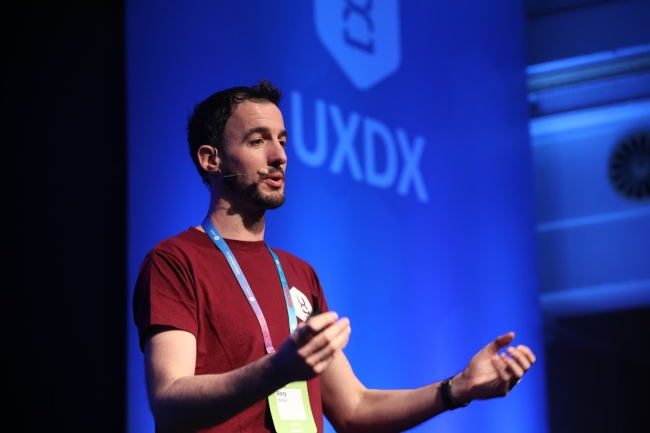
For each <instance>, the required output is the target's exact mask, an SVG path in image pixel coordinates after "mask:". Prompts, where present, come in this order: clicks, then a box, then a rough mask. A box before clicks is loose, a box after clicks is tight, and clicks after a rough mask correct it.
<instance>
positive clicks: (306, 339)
mask: <svg viewBox="0 0 650 433" xmlns="http://www.w3.org/2000/svg"><path fill="white" fill-rule="evenodd" d="M350 332H351V328H350V320H349V319H348V318H347V317H343V318H340V319H339V317H338V314H336V313H335V312H333V311H328V312H325V313H322V314H319V315H317V316H314V317H311V318H310V319H309V320H308V321H307V322H303V323H301V324H300V325H298V329H296V330H295V331H294V332H293V334H291V335H290V336H289V337H288V338H287V339H286V340H285V341H284V343H283V344H282V346H281V347H280V349H279V350H278V351H277V352H276V354H275V356H274V358H275V359H274V362H275V363H276V367H277V368H278V371H279V372H280V374H281V375H282V377H283V378H285V379H286V381H287V383H290V382H295V381H297V380H308V379H311V378H313V377H315V376H318V375H319V374H321V373H322V372H323V371H325V369H327V367H328V366H329V365H330V363H331V362H332V360H333V359H334V357H335V356H336V355H337V354H338V353H340V352H341V351H342V350H343V348H344V347H345V346H346V345H347V344H348V340H349V338H350Z"/></svg>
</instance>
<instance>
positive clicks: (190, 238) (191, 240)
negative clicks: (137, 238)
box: [150, 227, 211, 254]
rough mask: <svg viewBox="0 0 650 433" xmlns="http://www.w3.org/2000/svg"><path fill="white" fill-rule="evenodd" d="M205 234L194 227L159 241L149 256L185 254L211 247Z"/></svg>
mask: <svg viewBox="0 0 650 433" xmlns="http://www.w3.org/2000/svg"><path fill="white" fill-rule="evenodd" d="M207 241H209V239H208V238H207V236H205V234H204V233H203V232H201V231H199V230H198V229H196V228H194V227H190V228H188V229H187V230H184V231H182V232H179V233H177V234H175V235H172V236H169V237H167V238H164V239H162V240H160V241H159V242H158V243H157V244H156V245H155V246H154V247H153V248H152V249H151V252H150V254H177V253H181V254H186V253H188V252H192V251H195V250H196V249H201V248H204V247H205V246H206V245H207V246H211V245H210V243H209V242H207Z"/></svg>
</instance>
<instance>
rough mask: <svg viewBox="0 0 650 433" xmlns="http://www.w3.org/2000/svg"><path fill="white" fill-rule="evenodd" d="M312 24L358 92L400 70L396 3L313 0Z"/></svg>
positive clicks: (393, 1)
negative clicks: (313, 23)
mask: <svg viewBox="0 0 650 433" xmlns="http://www.w3.org/2000/svg"><path fill="white" fill-rule="evenodd" d="M314 21H315V24H316V33H317V35H318V38H319V39H320V41H321V43H322V44H323V46H325V48H326V49H327V51H328V52H329V53H330V55H331V56H332V57H333V58H334V60H335V61H336V62H337V63H338V65H339V66H340V67H341V69H342V70H343V72H344V73H345V75H347V77H348V78H349V79H350V81H351V82H352V84H353V85H354V86H355V87H356V88H358V89H359V90H367V89H369V88H370V87H372V86H374V85H375V84H377V83H378V82H380V81H381V80H383V79H384V78H386V77H388V76H389V75H390V74H392V73H394V72H395V71H396V70H397V68H398V67H399V64H400V61H401V41H400V26H399V24H400V23H399V5H398V0H379V1H373V0H314Z"/></svg>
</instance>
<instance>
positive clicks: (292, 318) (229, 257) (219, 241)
mask: <svg viewBox="0 0 650 433" xmlns="http://www.w3.org/2000/svg"><path fill="white" fill-rule="evenodd" d="M201 227H203V230H205V232H206V234H208V236H210V239H212V241H213V242H214V244H215V245H216V246H217V248H218V249H219V251H221V252H222V253H223V255H224V256H226V261H227V262H228V265H230V269H232V272H233V273H234V274H235V277H236V278H237V281H238V282H239V286H240V287H241V289H242V291H243V292H244V295H246V299H248V303H249V304H250V305H251V307H252V308H253V311H254V312H255V316H256V317H257V321H258V322H259V324H260V329H261V330H262V336H263V337H264V347H265V348H266V352H267V353H273V352H275V349H274V348H273V342H272V341H271V333H270V332H269V327H268V325H267V323H266V319H265V318H264V314H263V313H262V309H261V308H260V306H259V304H258V303H257V299H255V295H253V289H251V286H250V284H248V281H247V280H246V277H244V273H243V272H242V270H241V268H240V267H239V263H237V259H235V256H234V255H233V253H232V251H230V248H229V247H228V244H226V241H224V240H223V238H222V237H221V235H220V234H219V232H218V231H217V229H216V228H215V227H214V225H213V224H212V222H210V220H209V219H207V218H206V219H205V220H204V221H203V223H201ZM266 248H268V250H269V252H270V253H271V256H272V257H273V261H274V262H275V267H276V268H277V270H278V274H279V275H280V282H281V283H282V292H283V293H284V299H285V301H286V303H287V312H288V314H289V329H290V331H289V332H293V331H294V330H295V329H296V328H297V327H298V319H297V318H296V310H295V309H294V306H293V301H292V300H291V293H290V292H289V284H287V279H286V278H285V276H284V272H283V271H282V266H280V259H278V256H277V255H276V254H275V253H274V252H273V250H271V248H270V247H269V246H268V245H267V246H266Z"/></svg>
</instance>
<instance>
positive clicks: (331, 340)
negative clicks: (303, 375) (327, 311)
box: [299, 318, 351, 365]
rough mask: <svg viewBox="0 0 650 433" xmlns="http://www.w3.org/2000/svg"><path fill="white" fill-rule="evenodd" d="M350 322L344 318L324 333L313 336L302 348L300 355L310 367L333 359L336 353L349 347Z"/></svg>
mask: <svg viewBox="0 0 650 433" xmlns="http://www.w3.org/2000/svg"><path fill="white" fill-rule="evenodd" d="M350 332H351V328H350V320H349V319H348V318H342V319H340V320H339V321H337V322H336V323H334V324H332V325H330V326H329V327H327V328H325V329H324V330H323V331H321V332H319V333H318V334H316V335H314V336H312V338H311V340H310V341H309V342H308V343H307V344H305V345H304V346H303V347H301V348H300V350H299V353H300V355H301V356H302V357H303V358H304V359H305V360H306V361H307V363H308V364H310V365H315V364H316V363H317V362H320V361H321V360H322V359H326V358H329V357H331V356H332V355H333V354H334V353H335V352H336V351H338V350H341V349H342V348H343V347H345V346H346V345H347V342H348V339H349V336H350Z"/></svg>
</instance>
